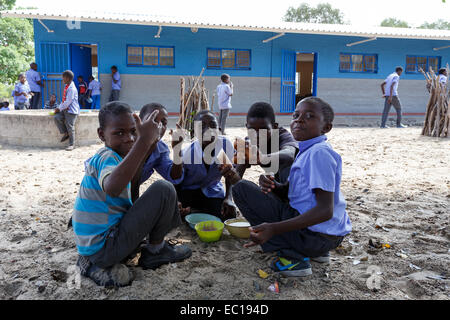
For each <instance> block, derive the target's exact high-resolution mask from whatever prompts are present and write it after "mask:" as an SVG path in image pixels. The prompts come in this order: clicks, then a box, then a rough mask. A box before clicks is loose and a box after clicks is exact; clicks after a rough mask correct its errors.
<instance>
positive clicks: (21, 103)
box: [14, 73, 33, 110]
mask: <svg viewBox="0 0 450 320" xmlns="http://www.w3.org/2000/svg"><path fill="white" fill-rule="evenodd" d="M32 95H33V94H32V93H31V90H30V87H29V86H28V84H27V79H26V78H25V75H24V74H23V73H21V74H19V81H18V82H17V83H16V85H15V87H14V98H15V99H14V109H15V110H24V109H28V107H29V104H30V98H31V96H32Z"/></svg>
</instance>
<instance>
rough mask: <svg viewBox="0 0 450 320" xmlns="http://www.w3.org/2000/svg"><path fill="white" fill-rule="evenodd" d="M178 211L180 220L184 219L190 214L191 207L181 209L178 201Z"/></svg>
mask: <svg viewBox="0 0 450 320" xmlns="http://www.w3.org/2000/svg"><path fill="white" fill-rule="evenodd" d="M178 210H179V211H180V216H181V218H183V219H184V217H186V216H187V215H188V214H189V213H191V207H187V208H183V205H182V204H181V202H179V201H178Z"/></svg>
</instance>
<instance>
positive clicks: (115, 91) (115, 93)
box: [109, 66, 122, 102]
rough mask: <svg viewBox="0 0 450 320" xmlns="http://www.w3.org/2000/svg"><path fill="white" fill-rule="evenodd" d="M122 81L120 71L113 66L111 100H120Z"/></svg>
mask: <svg viewBox="0 0 450 320" xmlns="http://www.w3.org/2000/svg"><path fill="white" fill-rule="evenodd" d="M121 88H122V82H121V81H120V73H119V71H118V70H117V67H116V66H112V67H111V95H110V96H109V101H110V102H111V101H118V100H119V98H120V89H121Z"/></svg>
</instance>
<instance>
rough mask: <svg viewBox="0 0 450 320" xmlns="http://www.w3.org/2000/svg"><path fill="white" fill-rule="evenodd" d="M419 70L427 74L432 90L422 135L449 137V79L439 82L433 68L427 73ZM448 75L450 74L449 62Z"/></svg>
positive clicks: (428, 84) (428, 86) (429, 87)
mask: <svg viewBox="0 0 450 320" xmlns="http://www.w3.org/2000/svg"><path fill="white" fill-rule="evenodd" d="M419 70H420V72H422V74H423V75H424V76H425V79H426V80H427V88H428V90H429V92H430V99H429V101H428V105H427V111H426V116H425V123H424V125H423V130H422V135H425V136H430V137H448V136H450V108H449V105H450V94H449V87H450V86H449V81H447V83H445V84H441V83H439V80H438V75H436V73H435V72H434V71H433V70H432V69H431V68H430V71H429V72H427V73H425V72H424V71H423V70H422V69H419ZM447 75H449V67H448V64H447Z"/></svg>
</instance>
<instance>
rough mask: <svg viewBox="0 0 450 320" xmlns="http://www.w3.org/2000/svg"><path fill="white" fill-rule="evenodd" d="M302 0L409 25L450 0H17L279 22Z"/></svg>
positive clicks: (445, 8) (356, 16) (353, 17)
mask: <svg viewBox="0 0 450 320" xmlns="http://www.w3.org/2000/svg"><path fill="white" fill-rule="evenodd" d="M303 2H306V3H308V4H309V5H312V6H316V5H317V4H319V3H325V2H328V3H330V4H331V5H332V7H334V8H338V9H340V10H341V12H342V13H343V14H344V19H345V20H346V22H349V23H350V24H352V25H360V26H378V25H379V24H380V23H381V21H382V20H383V19H385V18H389V17H395V18H397V19H401V20H405V21H407V22H408V23H409V25H410V26H412V27H418V26H419V25H421V24H422V23H423V22H425V21H427V22H433V21H436V20H438V19H444V20H447V21H450V0H446V3H443V2H442V0H370V1H369V0H312V1H302V0H300V1H293V0H271V1H268V0H190V1H186V0H163V1H159V0H150V1H143V0H126V1H111V0H74V1H68V0H65V1H60V0H59V1H55V0H39V1H38V2H37V1H36V0H17V1H16V5H17V6H22V7H29V6H33V7H36V6H38V7H39V8H43V9H45V8H58V9H62V8H65V9H67V10H68V11H70V9H71V8H74V9H80V8H82V9H83V10H86V9H87V10H92V11H100V12H102V11H103V12H105V11H106V12H130V13H146V14H154V15H163V16H173V17H193V18H195V17H208V18H214V17H220V20H223V19H224V18H227V19H229V20H230V22H237V21H241V22H242V21H244V22H246V23H252V22H254V23H258V24H264V23H277V22H281V21H282V18H283V16H284V14H285V13H286V11H287V9H288V8H289V7H290V6H293V7H297V6H299V5H300V4H301V3H303Z"/></svg>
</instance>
